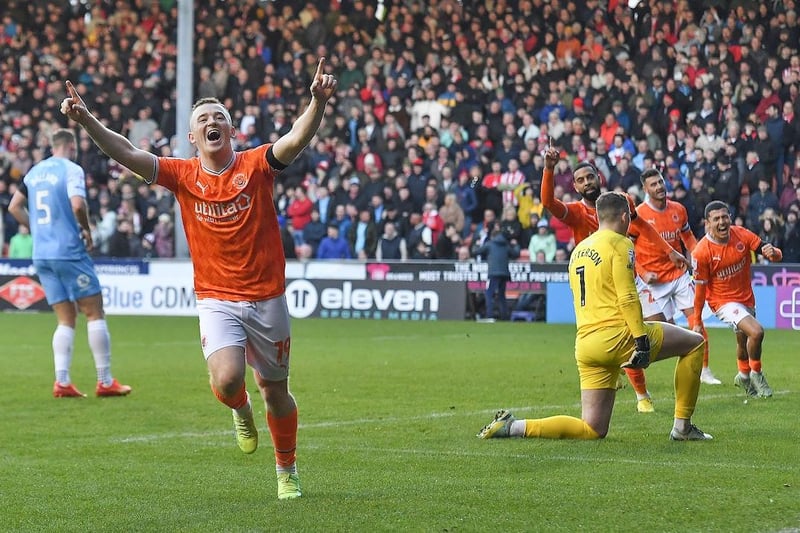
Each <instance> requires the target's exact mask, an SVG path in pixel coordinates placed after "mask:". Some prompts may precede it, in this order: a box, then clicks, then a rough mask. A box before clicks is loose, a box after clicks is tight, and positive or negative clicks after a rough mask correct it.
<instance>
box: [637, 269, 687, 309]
mask: <svg viewBox="0 0 800 533" xmlns="http://www.w3.org/2000/svg"><path fill="white" fill-rule="evenodd" d="M636 290H637V291H639V301H640V302H641V303H642V315H643V316H644V317H645V318H647V317H651V316H653V315H657V314H658V313H663V314H664V316H665V317H666V318H667V320H671V319H673V318H674V317H675V315H676V314H678V313H679V312H681V311H683V310H684V309H693V308H694V284H693V282H692V276H691V275H690V274H689V273H688V272H684V273H683V274H682V275H681V276H680V277H678V278H675V279H674V280H672V281H668V282H666V283H645V282H644V281H642V279H641V278H640V277H639V276H636Z"/></svg>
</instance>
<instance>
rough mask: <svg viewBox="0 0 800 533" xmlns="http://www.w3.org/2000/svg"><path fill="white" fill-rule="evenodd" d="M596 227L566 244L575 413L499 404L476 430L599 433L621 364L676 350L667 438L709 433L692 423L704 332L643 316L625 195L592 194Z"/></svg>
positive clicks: (493, 434) (553, 435)
mask: <svg viewBox="0 0 800 533" xmlns="http://www.w3.org/2000/svg"><path fill="white" fill-rule="evenodd" d="M597 217H598V221H599V226H600V227H599V229H598V231H597V232H595V233H594V234H592V235H591V236H589V237H587V238H586V239H585V240H583V241H582V242H581V243H580V244H578V246H576V247H575V249H574V250H573V252H572V256H571V258H570V263H569V284H570V288H571V289H572V294H573V301H574V305H575V318H576V324H577V327H578V331H577V335H576V339H575V359H576V361H577V364H578V373H579V374H580V381H581V418H575V417H572V416H564V415H561V416H552V417H549V418H538V419H527V420H523V419H520V420H517V419H515V418H514V416H513V415H512V414H511V413H510V412H509V411H507V410H501V411H499V412H498V413H497V414H496V415H495V417H494V420H492V421H491V422H490V423H489V424H488V425H486V426H485V427H484V428H483V429H482V430H481V431H480V433H478V437H480V438H482V439H489V438H497V437H538V438H549V439H601V438H603V437H605V436H606V434H607V433H608V426H609V422H610V421H611V413H612V411H613V409H614V398H615V396H616V392H617V391H616V384H617V376H618V375H619V373H620V370H621V369H622V368H626V367H631V368H647V366H649V364H650V363H651V362H652V361H660V360H662V359H667V358H669V357H678V363H677V365H676V366H675V422H674V425H673V428H672V431H671V432H670V439H672V440H681V441H684V440H709V439H711V438H712V437H711V435H709V434H707V433H704V432H703V431H701V430H700V429H698V428H697V427H696V426H695V425H693V424H692V421H691V418H692V414H693V413H694V408H695V404H696V403H697V393H698V391H699V390H700V370H701V369H702V367H703V343H704V341H703V336H702V335H700V334H699V333H695V332H693V331H689V330H686V329H684V328H681V327H678V326H675V325H673V324H669V323H666V322H645V321H644V319H643V318H642V307H641V304H640V303H639V296H638V294H637V292H636V285H635V283H634V270H633V265H634V255H633V243H632V242H631V241H630V240H629V239H628V238H627V230H628V225H629V224H630V218H631V213H630V208H629V207H628V200H627V199H626V198H625V197H624V196H623V195H621V194H619V193H615V192H607V193H603V194H602V195H600V197H599V198H598V199H597Z"/></svg>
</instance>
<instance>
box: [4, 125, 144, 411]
mask: <svg viewBox="0 0 800 533" xmlns="http://www.w3.org/2000/svg"><path fill="white" fill-rule="evenodd" d="M51 146H52V152H53V153H52V156H51V157H48V158H47V159H45V160H44V161H41V162H39V163H37V164H36V165H34V166H33V168H31V169H30V171H28V173H27V174H26V175H25V177H24V178H23V179H22V183H21V184H20V187H19V189H17V191H16V192H15V193H14V196H13V197H12V198H11V202H10V203H9V206H8V211H9V213H11V214H12V215H13V216H14V218H16V219H17V221H18V222H19V223H20V224H22V225H23V226H28V227H30V229H31V235H32V236H33V265H34V267H36V273H37V275H38V276H39V281H40V283H41V284H42V287H44V293H45V297H46V298H47V303H48V304H50V306H51V307H52V308H53V312H54V313H55V315H56V320H57V322H58V326H57V327H56V330H55V332H54V333H53V359H54V362H55V370H56V380H55V383H54V384H53V396H54V397H56V398H81V397H84V396H86V395H85V394H83V393H82V392H80V391H79V390H78V389H77V388H76V387H75V385H74V384H73V383H72V379H71V377H70V374H69V370H70V366H72V353H73V349H74V345H75V322H76V320H77V315H78V311H80V312H81V313H83V314H84V315H86V330H87V335H88V339H89V349H90V350H91V351H92V356H93V357H94V366H95V369H96V370H97V386H96V387H95V394H96V395H97V396H125V395H127V394H129V393H130V392H131V387H129V386H128V385H121V384H120V383H119V382H118V381H117V380H116V379H114V378H113V376H112V375H111V335H110V334H109V332H108V325H107V324H106V319H105V313H104V311H103V296H102V294H101V291H100V281H99V280H98V279H97V274H96V273H95V271H94V263H93V262H92V259H91V257H89V251H91V249H92V232H91V231H90V229H89V214H88V211H89V209H88V207H87V205H86V178H85V176H84V173H83V169H82V168H81V167H80V166H78V165H76V164H75V163H74V162H73V160H74V159H75V155H76V154H77V146H78V145H77V142H76V140H75V134H74V133H73V132H72V131H70V130H57V131H55V132H54V133H53V138H52V142H51Z"/></svg>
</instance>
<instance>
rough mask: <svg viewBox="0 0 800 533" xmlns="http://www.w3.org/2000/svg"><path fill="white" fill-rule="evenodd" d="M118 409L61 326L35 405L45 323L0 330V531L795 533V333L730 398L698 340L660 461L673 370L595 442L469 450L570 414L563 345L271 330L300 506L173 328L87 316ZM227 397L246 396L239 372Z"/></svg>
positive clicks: (346, 326) (501, 338) (717, 365)
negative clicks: (62, 364) (766, 385)
mask: <svg viewBox="0 0 800 533" xmlns="http://www.w3.org/2000/svg"><path fill="white" fill-rule="evenodd" d="M108 320H109V325H110V329H111V334H112V346H113V362H112V366H113V371H114V374H115V376H116V377H118V378H119V379H120V381H122V382H124V383H128V384H130V385H132V386H133V393H132V394H131V395H130V396H129V397H127V398H107V399H98V398H95V397H94V396H93V395H91V393H93V392H94V383H95V376H94V367H93V363H92V359H91V355H90V353H89V351H88V348H87V345H86V334H85V322H83V321H81V322H79V326H78V334H77V337H76V339H77V340H76V349H75V358H74V361H73V366H72V378H73V381H74V382H75V384H76V385H77V386H78V387H79V388H80V389H82V390H83V391H84V392H87V393H90V397H89V398H86V399H80V400H75V399H60V400H56V399H54V398H52V396H51V387H52V382H53V362H52V355H51V348H50V339H51V335H52V331H53V328H54V322H55V321H54V317H53V316H52V315H50V314H2V315H0V383H2V392H0V397H2V409H0V450H1V451H2V453H0V531H59V532H62V531H63V532H68V531H75V532H86V531H169V532H178V531H203V532H209V531H224V532H228V531H231V532H239V531H348V532H349V531H370V532H371V531H434V532H435V531H438V532H453V531H578V530H585V531H721V532H738V531H742V532H751V531H798V530H799V529H800V442H799V441H800V395H798V383H800V359H798V354H800V335H798V333H797V332H789V331H768V332H767V337H766V341H765V345H764V356H763V360H764V371H765V374H766V375H767V377H768V379H769V381H770V384H771V385H772V387H773V388H774V389H775V396H774V397H773V398H771V399H768V400H750V401H749V402H748V403H747V404H745V403H744V402H743V399H744V397H743V396H742V394H741V392H740V391H739V390H738V389H735V388H734V387H733V385H732V381H733V376H734V374H735V372H736V363H735V355H734V338H733V334H732V332H730V331H729V330H712V331H711V332H710V335H711V367H712V369H713V370H714V371H715V373H716V374H717V376H718V377H719V378H720V379H723V381H724V383H725V384H724V385H721V386H707V385H703V386H702V388H701V391H700V400H699V403H698V407H697V412H696V413H695V419H694V420H695V422H696V423H697V424H698V425H699V426H700V427H701V428H702V429H704V430H705V431H707V432H709V433H712V434H713V435H714V440H713V441H711V442H697V443H675V442H670V441H669V440H668V438H667V436H668V433H669V429H670V427H671V424H672V408H673V395H672V372H673V368H674V362H673V361H666V362H660V363H656V364H654V365H653V366H652V367H651V368H650V369H649V370H648V372H647V376H648V381H649V387H650V390H651V392H652V393H653V396H654V400H655V402H656V410H657V412H656V413H655V414H654V415H639V414H637V413H636V412H635V406H634V396H633V392H632V390H631V389H630V387H628V388H626V389H624V390H622V391H621V392H620V394H619V396H618V399H617V405H616V409H615V412H614V416H613V418H612V423H611V430H610V433H609V436H608V437H607V438H606V439H605V440H603V441H597V442H571V441H548V440H537V439H506V440H490V441H480V440H478V439H477V438H475V434H476V433H477V431H478V430H479V429H480V428H481V427H482V426H483V425H484V424H485V423H486V422H488V421H489V420H490V419H491V417H492V415H493V413H494V411H495V410H497V409H498V408H503V407H508V408H512V409H513V411H514V413H515V414H516V415H517V416H522V417H540V416H548V415H551V414H559V413H564V414H572V415H578V416H579V415H580V406H579V392H578V384H577V372H576V369H575V364H574V359H573V356H572V345H573V339H574V327H572V326H552V325H544V324H527V323H496V324H476V323H472V322H436V323H407V322H406V323H404V322H377V321H375V322H373V321H352V322H347V321H336V320H329V321H324V320H300V321H297V320H296V321H294V323H293V328H294V329H293V339H292V381H291V387H292V390H293V392H294V393H295V395H296V397H297V400H298V403H299V405H300V432H299V443H298V444H299V448H298V466H299V469H300V475H301V480H302V483H303V489H304V495H303V498H301V499H300V500H296V501H290V502H279V501H278V500H277V499H276V497H275V490H276V489H275V473H274V460H273V456H272V447H271V443H270V440H269V435H268V433H267V431H266V424H265V422H264V406H263V404H262V403H261V402H260V399H259V401H258V402H256V403H255V406H256V412H257V419H258V422H259V427H260V429H261V447H260V448H259V450H258V451H257V452H256V453H255V454H253V455H250V456H245V455H243V454H242V453H241V452H239V450H238V448H237V447H236V444H235V441H234V438H233V432H232V424H231V416H230V412H229V410H227V409H226V408H225V407H223V406H222V405H221V404H219V403H218V402H217V400H216V399H215V398H214V396H213V395H212V394H211V392H210V390H209V388H208V383H207V376H206V370H205V363H204V361H203V358H202V355H201V352H200V348H199V342H198V333H197V324H196V319H193V318H160V317H159V318H149V317H148V318H145V317H119V316H116V317H109V319H108ZM248 388H249V390H250V391H251V393H252V395H253V396H254V397H256V398H258V395H257V392H256V388H255V385H254V384H253V380H252V377H251V376H248Z"/></svg>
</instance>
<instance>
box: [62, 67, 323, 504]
mask: <svg viewBox="0 0 800 533" xmlns="http://www.w3.org/2000/svg"><path fill="white" fill-rule="evenodd" d="M324 68H325V58H321V59H320V61H319V63H318V65H317V70H316V73H315V74H314V78H313V80H312V82H311V98H310V101H309V103H308V107H307V108H306V109H305V111H304V112H303V113H302V114H301V115H300V116H299V117H298V118H297V120H296V121H295V123H294V125H293V126H292V128H291V130H290V131H289V132H288V133H286V134H285V135H284V136H282V137H281V138H279V139H278V140H276V141H275V142H274V144H265V145H261V146H259V147H256V148H253V149H250V150H245V151H243V152H235V151H234V150H233V146H232V144H231V139H232V137H233V136H234V135H235V133H236V129H235V128H234V126H233V123H232V121H231V116H230V112H229V111H228V109H227V108H226V107H225V106H224V105H223V104H222V103H220V102H219V101H218V100H217V99H215V98H202V99H200V100H198V101H197V102H195V104H194V106H193V109H192V115H191V118H190V124H189V129H190V131H189V141H190V142H191V143H192V145H193V146H194V147H195V148H196V149H197V153H198V156H197V157H193V158H190V159H176V158H169V157H156V156H154V155H153V154H151V153H150V152H147V151H144V150H140V149H138V148H136V147H135V146H133V145H132V144H131V143H130V141H128V139H126V138H125V137H123V136H122V135H120V134H118V133H116V132H113V131H111V130H110V129H108V128H107V127H106V126H104V125H103V124H102V123H101V122H100V121H99V120H98V119H97V118H96V117H95V116H94V115H92V114H91V113H90V112H89V111H88V110H87V108H86V104H85V103H84V101H83V99H82V98H81V97H80V96H79V94H78V92H77V90H76V89H75V87H74V86H73V85H72V84H71V83H70V82H67V91H68V96H67V98H65V99H64V101H63V102H62V104H61V111H62V112H63V113H64V114H66V115H67V116H68V117H69V118H71V119H72V120H74V121H75V122H77V123H78V124H80V125H81V126H82V127H83V128H84V130H86V132H87V133H88V134H89V136H91V138H92V140H94V142H95V143H96V144H97V146H99V147H100V149H101V150H103V152H105V153H106V154H107V155H108V156H109V157H111V158H113V159H114V160H116V161H119V162H120V163H121V164H123V165H124V166H126V167H127V168H129V169H130V170H131V171H133V172H134V173H136V174H137V175H138V176H140V179H143V180H144V181H145V182H146V183H148V184H150V183H158V184H159V185H161V186H163V187H166V188H167V189H169V190H171V191H173V192H174V193H175V197H176V199H177V200H178V203H179V204H180V207H181V216H182V219H183V224H184V228H185V231H186V239H187V241H188V244H189V251H190V253H191V256H192V266H193V267H194V285H195V293H196V295H197V310H198V316H199V321H200V338H201V345H202V349H203V354H204V356H205V358H206V362H207V365H208V371H209V374H210V376H211V388H212V390H213V392H214V394H215V395H216V397H217V398H218V399H219V400H220V401H221V402H222V403H224V404H225V405H227V406H228V407H230V408H231V409H232V411H233V420H234V427H235V431H236V438H237V441H238V444H239V447H240V448H241V450H242V451H243V452H244V453H253V452H254V451H255V450H256V447H257V445H258V431H257V429H256V424H255V420H254V417H253V409H252V406H251V403H250V396H249V394H248V393H247V389H246V386H245V373H246V368H247V365H248V364H249V365H250V366H251V367H252V368H253V375H254V377H255V381H256V384H257V385H258V388H259V390H260V392H261V396H262V397H263V399H264V402H265V405H266V408H267V425H268V426H269V430H270V435H271V437H272V443H273V446H274V448H275V459H276V470H277V477H278V498H279V499H291V498H297V497H299V496H300V495H301V491H300V480H299V478H298V475H297V468H296V465H295V447H296V444H297V404H296V403H295V399H294V397H293V396H292V394H291V393H290V392H289V385H288V380H289V354H290V345H291V333H290V326H289V312H288V309H287V306H286V298H285V295H284V284H285V263H286V260H285V258H284V255H283V247H282V245H281V237H280V228H279V225H278V217H277V214H276V212H275V207H274V203H273V185H274V182H275V179H276V175H277V174H278V173H279V172H280V171H281V170H283V169H285V168H286V167H287V166H288V165H289V164H290V163H291V162H292V161H294V159H295V157H297V155H298V154H299V153H300V152H301V151H302V150H303V149H305V148H306V146H308V144H309V142H310V141H311V139H312V138H313V136H314V135H315V134H316V132H317V130H318V128H319V125H320V122H321V120H322V117H323V114H324V112H325V106H326V104H327V102H328V100H329V99H330V97H331V96H332V95H333V94H334V92H335V91H336V84H337V82H336V78H334V77H333V76H332V75H330V74H324Z"/></svg>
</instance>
